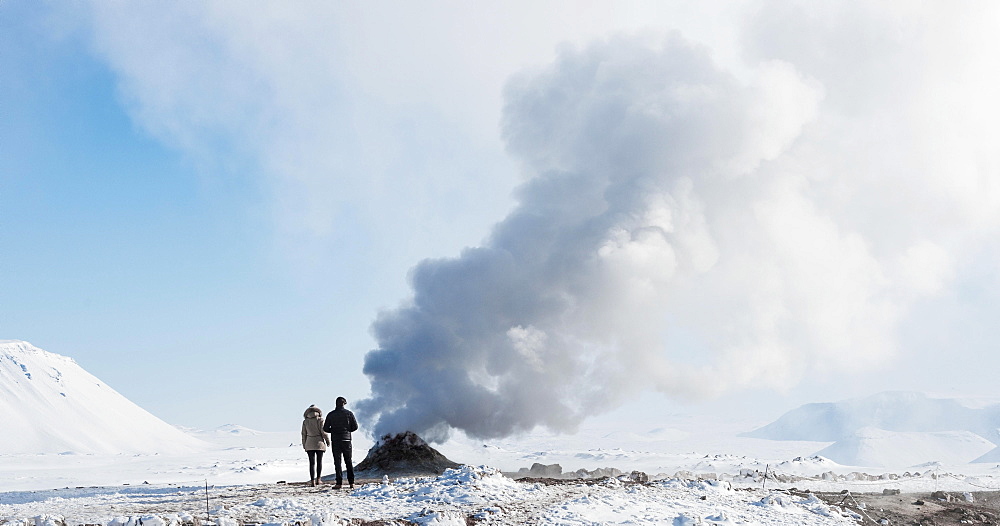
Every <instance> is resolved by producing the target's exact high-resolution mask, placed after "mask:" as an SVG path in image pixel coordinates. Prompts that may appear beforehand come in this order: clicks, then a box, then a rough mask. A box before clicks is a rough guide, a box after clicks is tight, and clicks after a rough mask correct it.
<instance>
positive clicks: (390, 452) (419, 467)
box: [354, 431, 461, 478]
mask: <svg viewBox="0 0 1000 526" xmlns="http://www.w3.org/2000/svg"><path fill="white" fill-rule="evenodd" d="M460 465H461V464H459V463H457V462H452V461H451V460H448V458H447V457H445V456H444V455H442V454H441V453H440V452H439V451H438V450H436V449H434V448H432V447H431V446H430V445H428V444H427V442H425V441H424V439H422V438H420V437H419V436H417V434H416V433H413V432H412V431H406V432H405V433H399V434H397V435H395V436H391V435H385V436H383V437H382V438H381V439H379V440H378V441H377V442H375V445H374V446H372V448H371V449H369V450H368V455H367V456H366V457H365V459H364V460H362V461H361V462H360V463H359V464H358V465H357V466H355V467H354V471H355V473H356V474H357V476H359V477H372V478H377V477H381V476H382V475H390V476H413V475H440V474H442V473H444V471H445V470H446V469H450V468H457V467H459V466H460Z"/></svg>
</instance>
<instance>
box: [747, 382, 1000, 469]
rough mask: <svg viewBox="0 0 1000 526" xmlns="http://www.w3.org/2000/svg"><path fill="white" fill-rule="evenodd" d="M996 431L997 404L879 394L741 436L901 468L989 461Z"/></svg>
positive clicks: (793, 415)
mask: <svg viewBox="0 0 1000 526" xmlns="http://www.w3.org/2000/svg"><path fill="white" fill-rule="evenodd" d="M998 427H1000V404H995V403H993V404H981V403H980V404H978V405H977V404H971V403H966V402H964V401H962V400H958V399H947V398H931V397H929V396H927V395H925V394H923V393H914V392H884V393H879V394H876V395H873V396H869V397H867V398H859V399H853V400H845V401H841V402H835V403H823V404H807V405H804V406H802V407H799V408H797V409H793V410H792V411H789V412H787V413H785V414H784V415H782V416H781V417H780V418H778V419H777V420H775V421H774V422H772V423H770V424H768V425H766V426H764V427H762V428H759V429H756V430H754V431H751V432H749V433H744V434H743V436H746V437H751V438H766V439H770V440H812V441H826V442H834V443H833V444H831V445H830V446H828V447H826V448H825V449H822V450H820V451H818V452H817V453H816V454H817V455H822V456H824V457H827V458H829V459H831V460H833V461H835V462H837V463H840V464H843V465H849V466H871V467H903V466H914V465H917V464H921V463H925V462H943V463H952V464H954V463H959V464H963V463H968V462H974V461H979V462H989V461H990V460H988V459H990V458H993V456H990V454H991V452H992V451H993V450H994V448H995V447H996V443H997V442H1000V435H998V433H997V428H998ZM993 455H994V456H995V455H996V453H993Z"/></svg>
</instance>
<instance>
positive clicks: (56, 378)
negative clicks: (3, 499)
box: [0, 340, 205, 455]
mask: <svg viewBox="0 0 1000 526" xmlns="http://www.w3.org/2000/svg"><path fill="white" fill-rule="evenodd" d="M0 422H3V423H4V424H3V429H2V431H0V454H4V455H9V454H26V453H27V454H33V453H81V454H93V453H101V454H105V453H111V454H114V453H167V454H169V453H183V452H189V451H192V450H196V449H201V448H203V447H205V444H203V443H202V442H201V441H199V440H197V439H195V438H192V437H190V436H188V435H187V434H185V433H183V432H182V431H180V430H179V429H177V428H175V427H173V426H171V425H169V424H167V423H165V422H163V421H162V420H160V419H158V418H156V417H155V416H153V415H152V414H150V413H148V412H147V411H145V410H144V409H142V408H141V407H139V406H137V405H135V404H134V403H132V402H130V401H129V400H128V399H126V398H125V397H124V396H122V395H121V394H119V393H118V392H116V391H115V390H114V389H112V388H110V387H108V386H107V385H105V384H104V383H103V382H101V381H100V380H99V379H97V378H96V377H94V376H93V375H91V374H90V373H88V372H87V371H85V370H83V368H81V367H80V366H79V365H77V363H76V362H74V361H73V359H72V358H68V357H65V356H60V355H58V354H54V353H50V352H47V351H44V350H42V349H39V348H37V347H35V346H34V345H31V344H30V343H28V342H23V341H17V340H0Z"/></svg>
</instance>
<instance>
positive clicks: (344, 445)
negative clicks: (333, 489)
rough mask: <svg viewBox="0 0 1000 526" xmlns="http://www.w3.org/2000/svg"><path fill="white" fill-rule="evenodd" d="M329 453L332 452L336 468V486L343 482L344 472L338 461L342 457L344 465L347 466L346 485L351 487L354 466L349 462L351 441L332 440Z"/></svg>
mask: <svg viewBox="0 0 1000 526" xmlns="http://www.w3.org/2000/svg"><path fill="white" fill-rule="evenodd" d="M330 451H332V452H333V464H334V466H336V468H337V484H343V482H344V470H343V468H342V467H341V465H340V459H341V457H343V459H344V463H345V464H347V483H348V484H350V485H352V486H353V485H354V464H353V463H352V462H351V441H350V440H334V441H333V444H331V447H330Z"/></svg>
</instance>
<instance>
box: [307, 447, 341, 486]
mask: <svg viewBox="0 0 1000 526" xmlns="http://www.w3.org/2000/svg"><path fill="white" fill-rule="evenodd" d="M306 453H308V454H309V480H316V479H318V478H320V477H322V476H323V451H322V450H312V449H310V450H307V451H306ZM339 465H340V464H338V466H339ZM337 472H338V473H339V472H340V469H339V468H338V469H337Z"/></svg>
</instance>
